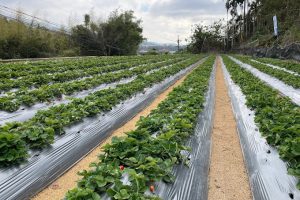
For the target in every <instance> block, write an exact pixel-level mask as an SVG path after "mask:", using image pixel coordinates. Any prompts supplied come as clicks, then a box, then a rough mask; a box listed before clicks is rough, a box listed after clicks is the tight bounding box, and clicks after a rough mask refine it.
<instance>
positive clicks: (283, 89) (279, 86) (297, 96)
mask: <svg viewBox="0 0 300 200" xmlns="http://www.w3.org/2000/svg"><path fill="white" fill-rule="evenodd" d="M228 57H229V58H230V59H231V60H233V61H234V62H235V63H237V64H238V65H240V66H241V67H242V68H244V69H246V70H248V71H249V72H251V73H252V74H253V75H254V76H256V77H257V78H259V79H261V80H262V81H264V82H265V83H267V84H268V85H269V86H271V87H272V88H274V89H276V90H278V91H279V92H280V93H281V94H283V95H284V96H287V97H289V98H290V99H291V100H292V101H293V102H294V103H295V104H297V105H298V106H300V90H297V89H295V88H293V87H292V86H289V85H287V84H285V83H283V82H282V81H280V80H278V79H277V78H274V77H272V76H270V75H268V74H266V73H263V72H261V71H259V70H258V69H256V68H254V67H252V66H251V65H248V64H246V63H243V62H241V61H240V60H238V59H236V58H234V57H232V56H228Z"/></svg>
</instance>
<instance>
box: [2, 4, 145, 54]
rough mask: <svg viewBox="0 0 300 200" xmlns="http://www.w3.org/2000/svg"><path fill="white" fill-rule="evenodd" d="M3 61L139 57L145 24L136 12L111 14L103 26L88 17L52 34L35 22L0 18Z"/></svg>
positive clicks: (85, 16)
mask: <svg viewBox="0 0 300 200" xmlns="http://www.w3.org/2000/svg"><path fill="white" fill-rule="evenodd" d="M0 27H1V29H0V58H2V59H11V58H37V57H53V56H77V55H82V56H91V55H94V56H101V55H108V56H109V55H132V54H136V51H137V49H138V46H139V44H140V43H141V42H142V41H143V40H144V38H143V35H142V32H143V29H142V27H141V20H139V19H137V18H136V17H135V16H134V12H133V11H119V10H115V11H113V12H111V14H110V15H109V17H108V19H107V20H105V21H103V22H95V21H92V20H91V17H90V15H88V14H86V15H84V20H83V23H82V24H79V25H76V26H74V27H72V28H71V31H69V32H67V31H65V30H64V29H63V28H61V29H60V30H55V31H54V30H51V29H49V28H47V27H43V26H40V25H39V24H36V23H35V22H34V19H33V20H32V22H31V23H30V24H28V23H25V22H24V21H23V20H22V16H21V14H18V16H16V18H15V19H10V18H7V17H5V16H1V17H0Z"/></svg>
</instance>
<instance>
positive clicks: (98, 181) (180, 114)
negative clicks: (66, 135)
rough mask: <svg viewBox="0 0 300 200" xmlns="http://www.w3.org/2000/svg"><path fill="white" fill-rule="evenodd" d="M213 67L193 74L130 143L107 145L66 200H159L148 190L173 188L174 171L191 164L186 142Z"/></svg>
mask: <svg viewBox="0 0 300 200" xmlns="http://www.w3.org/2000/svg"><path fill="white" fill-rule="evenodd" d="M213 62H214V57H210V58H209V59H208V60H207V61H206V62H205V63H203V64H202V65H201V66H199V67H198V68H197V69H195V70H194V71H193V72H192V73H191V74H190V75H189V76H188V77H187V78H186V80H185V81H184V82H183V84H182V85H181V86H179V87H177V88H175V89H174V90H173V91H172V92H171V93H170V94H169V96H168V98H167V99H166V100H165V101H163V102H162V103H160V104H159V106H158V108H157V109H155V110H153V111H152V112H151V113H150V115H149V116H147V117H143V118H141V119H140V120H139V121H138V123H137V129H136V130H134V131H131V132H128V133H126V134H127V137H114V138H113V139H112V143H111V144H107V145H105V146H104V147H103V154H102V155H100V156H99V160H98V162H96V163H92V164H91V165H90V166H91V169H90V170H89V171H87V170H84V171H81V172H79V175H81V176H83V177H82V179H81V180H79V181H78V187H77V188H75V189H73V190H70V191H69V192H68V193H67V194H66V198H65V199H67V200H80V199H100V196H101V195H105V194H106V195H108V196H109V197H110V198H111V199H159V198H158V197H157V196H155V195H149V190H150V192H153V193H154V192H155V188H154V182H155V181H164V182H166V183H172V182H173V181H174V179H175V178H176V177H174V176H173V175H172V168H173V167H174V166H175V165H176V164H179V163H182V162H185V161H187V158H186V157H184V156H183V155H182V154H181V151H182V150H188V149H189V148H188V147H186V146H184V142H185V140H186V139H187V138H188V137H189V136H190V135H191V134H193V132H194V127H195V125H196V121H197V116H198V114H199V113H200V112H201V111H202V109H203V104H204V101H205V94H206V91H207V89H208V84H209V77H210V74H211V72H212V65H213ZM125 177H128V178H127V180H128V182H125V181H124V179H125ZM182 184H184V183H182ZM147 192H148V194H147Z"/></svg>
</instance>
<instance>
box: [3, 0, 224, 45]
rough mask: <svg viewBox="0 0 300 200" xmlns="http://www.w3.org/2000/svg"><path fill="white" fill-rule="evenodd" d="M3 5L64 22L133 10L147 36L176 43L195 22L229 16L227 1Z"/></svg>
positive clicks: (69, 0) (11, 1)
mask: <svg viewBox="0 0 300 200" xmlns="http://www.w3.org/2000/svg"><path fill="white" fill-rule="evenodd" d="M0 5H6V6H8V7H10V8H14V9H18V8H21V9H22V10H23V11H24V12H26V13H29V14H34V15H36V16H39V17H41V18H44V19H47V20H49V21H51V22H55V23H58V24H63V25H68V24H70V23H71V25H74V24H78V23H82V21H83V15H84V14H85V13H89V12H91V10H92V12H93V13H94V16H95V18H100V19H105V18H107V16H108V15H109V13H110V12H111V11H112V10H114V9H117V8H120V9H122V10H129V9H130V10H133V11H134V12H135V15H136V16H137V18H139V19H142V21H143V23H142V25H143V28H144V31H143V34H144V37H146V38H148V40H149V41H155V42H164V43H168V42H171V41H174V42H175V41H176V40H177V35H180V38H181V39H182V40H183V39H184V38H187V37H188V36H189V35H190V33H191V27H192V25H193V24H196V23H204V24H209V23H211V22H213V21H214V20H217V19H220V18H224V17H225V16H226V10H225V6H224V1H223V0H106V1H105V0H60V1H53V0H43V1H36V0H26V1H25V0H2V1H1V2H0ZM0 13H1V10H0Z"/></svg>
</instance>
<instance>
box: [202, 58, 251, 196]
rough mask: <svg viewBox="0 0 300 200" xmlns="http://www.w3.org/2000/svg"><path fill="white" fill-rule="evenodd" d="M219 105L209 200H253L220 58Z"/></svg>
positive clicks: (217, 96) (214, 128) (213, 136)
mask: <svg viewBox="0 0 300 200" xmlns="http://www.w3.org/2000/svg"><path fill="white" fill-rule="evenodd" d="M217 59H218V60H217V71H216V102H215V110H214V125H213V131H212V147H211V148H212V150H211V161H210V162H211V163H210V171H209V191H208V199H209V200H241V199H243V200H248V199H249V200H250V199H252V197H251V190H250V186H249V180H248V175H247V171H246V168H245V164H244V160H243V154H242V150H241V146H240V140H239V136H238V133H237V127H236V121H235V119H234V115H233V111H232V107H231V101H230V98H229V96H228V94H227V87H226V84H225V80H224V75H223V72H222V69H221V61H220V58H217Z"/></svg>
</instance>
